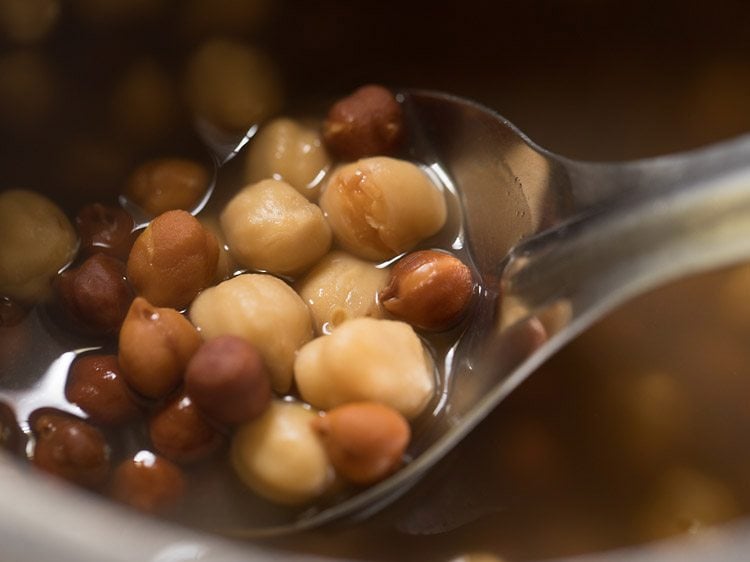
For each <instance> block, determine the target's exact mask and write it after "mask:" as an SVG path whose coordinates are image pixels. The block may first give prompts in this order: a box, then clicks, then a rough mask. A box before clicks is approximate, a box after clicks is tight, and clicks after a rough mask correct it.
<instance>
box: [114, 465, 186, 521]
mask: <svg viewBox="0 0 750 562" xmlns="http://www.w3.org/2000/svg"><path fill="white" fill-rule="evenodd" d="M185 488H186V478H185V475H184V474H183V472H182V469H181V468H180V467H178V466H176V465H175V464H173V463H171V462H169V461H168V460H167V459H165V458H163V457H160V456H159V455H155V454H153V453H152V452H150V451H139V452H138V453H136V454H135V456H134V457H133V458H131V459H126V460H124V461H122V462H121V463H120V464H119V465H118V466H117V468H116V469H115V472H114V476H113V477H112V497H113V498H115V499H116V500H118V501H120V502H122V503H124V504H127V505H129V506H131V507H134V508H136V509H139V510H140V511H145V512H147V513H154V512H159V511H163V510H164V509H166V508H168V507H171V506H172V505H174V504H175V503H176V502H177V501H178V500H179V499H180V498H181V497H182V496H183V494H184V493H185Z"/></svg>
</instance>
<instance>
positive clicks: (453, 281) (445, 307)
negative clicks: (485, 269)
mask: <svg viewBox="0 0 750 562" xmlns="http://www.w3.org/2000/svg"><path fill="white" fill-rule="evenodd" d="M473 290H474V280H473V278H472V275H471V270H470V269H469V268H468V266H467V265H466V264H464V263H463V262H462V261H461V260H459V259H458V258H457V257H455V256H453V255H451V254H448V253H446V252H439V251H436V250H421V251H418V252H412V253H411V254H408V255H406V256H404V257H403V258H401V259H400V260H399V261H398V262H397V263H396V265H394V266H393V268H392V269H391V278H390V281H389V283H388V286H387V287H386V288H385V289H384V290H383V291H381V292H380V302H381V303H382V304H383V307H384V308H385V309H386V310H387V311H388V312H390V313H391V314H392V315H393V316H395V317H396V318H398V319H400V320H403V321H405V322H408V323H409V324H411V325H412V326H415V327H417V328H422V329H423V330H430V331H441V330H447V329H448V328H450V327H452V326H454V325H455V324H456V323H458V322H459V321H460V320H461V318H462V317H463V315H464V314H465V312H466V309H467V308H468V306H469V303H470V302H471V295H472V292H473Z"/></svg>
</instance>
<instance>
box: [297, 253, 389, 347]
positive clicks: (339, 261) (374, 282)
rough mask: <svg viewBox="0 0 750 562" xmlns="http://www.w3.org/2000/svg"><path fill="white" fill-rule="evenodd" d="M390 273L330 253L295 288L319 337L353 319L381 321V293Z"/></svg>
mask: <svg viewBox="0 0 750 562" xmlns="http://www.w3.org/2000/svg"><path fill="white" fill-rule="evenodd" d="M387 282H388V270H387V269H386V268H379V267H376V266H375V264H374V263H372V262H368V261H365V260H361V259H359V258H356V257H354V256H352V255H351V254H348V253H346V252H341V251H338V250H336V251H333V252H330V253H329V254H328V255H327V256H325V257H324V258H323V259H322V260H320V261H319V262H318V263H317V264H316V265H315V267H314V268H313V269H312V270H310V272H308V273H307V274H306V275H305V276H304V277H303V278H302V279H300V280H299V282H298V283H297V284H296V285H295V288H296V289H297V292H298V293H299V296H300V297H302V300H303V301H305V302H306V303H307V306H309V307H310V312H312V317H313V323H314V325H315V331H316V332H317V333H318V335H322V334H325V333H329V332H330V331H331V330H332V329H333V328H335V327H336V326H338V325H339V324H341V323H342V322H344V321H345V320H349V319H351V318H359V317H362V316H369V317H371V318H380V317H382V315H383V312H382V310H381V308H380V304H379V303H378V293H379V292H380V291H381V290H382V289H383V288H384V287H385V286H386V283H387Z"/></svg>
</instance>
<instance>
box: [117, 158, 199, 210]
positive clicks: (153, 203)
mask: <svg viewBox="0 0 750 562" xmlns="http://www.w3.org/2000/svg"><path fill="white" fill-rule="evenodd" d="M208 181H209V177H208V170H206V168H205V167H204V166H202V165H201V164H199V163H197V162H194V161H192V160H187V159H183V158H161V159H158V160H151V161H149V162H146V163H145V164H142V165H140V166H139V167H138V168H136V169H135V170H134V171H133V173H132V174H131V175H130V178H129V179H128V184H127V186H126V188H125V195H127V196H128V197H129V198H130V200H131V201H133V203H135V204H136V205H138V206H139V207H141V208H142V209H143V210H144V211H146V212H148V213H151V214H152V215H154V216H156V215H160V214H162V213H165V212H167V211H172V210H175V209H182V210H184V211H191V210H192V209H193V208H195V206H196V205H197V204H198V203H199V202H200V200H201V199H202V198H203V196H204V195H205V194H206V190H207V189H208Z"/></svg>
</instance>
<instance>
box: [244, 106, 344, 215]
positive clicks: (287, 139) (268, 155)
mask: <svg viewBox="0 0 750 562" xmlns="http://www.w3.org/2000/svg"><path fill="white" fill-rule="evenodd" d="M330 166H331V158H330V156H329V155H328V152H327V151H326V149H325V146H324V145H323V139H322V138H321V136H320V133H318V131H317V130H316V129H313V128H310V127H305V126H304V125H302V124H301V123H298V122H297V121H294V120H292V119H287V118H280V119H276V120H274V121H272V122H271V123H269V124H268V125H266V126H264V127H263V128H262V129H261V130H260V132H259V133H258V135H257V136H256V137H255V138H254V139H253V140H252V142H251V143H250V147H249V148H248V152H247V160H246V165H245V179H246V180H247V181H249V182H253V183H254V182H258V181H260V180H264V179H268V178H274V179H277V180H284V181H285V182H287V183H288V184H289V185H291V186H292V187H293V188H294V189H296V190H297V191H299V192H300V193H301V194H302V195H304V196H305V197H307V198H308V199H310V200H311V201H312V200H315V199H316V198H317V197H318V193H319V191H320V184H321V181H322V180H323V177H325V174H326V172H327V171H328V169H329V168H330Z"/></svg>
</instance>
